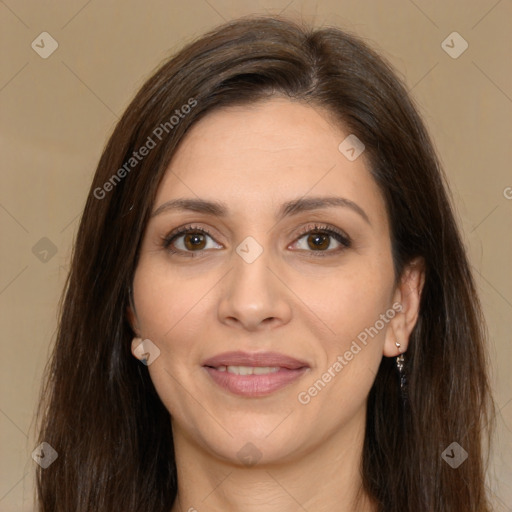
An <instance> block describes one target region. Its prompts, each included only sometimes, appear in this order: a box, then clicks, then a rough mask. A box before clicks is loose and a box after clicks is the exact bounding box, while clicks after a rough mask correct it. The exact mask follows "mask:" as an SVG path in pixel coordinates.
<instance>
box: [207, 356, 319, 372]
mask: <svg viewBox="0 0 512 512" xmlns="http://www.w3.org/2000/svg"><path fill="white" fill-rule="evenodd" d="M203 366H210V367H213V368H217V367H219V366H254V367H256V366H260V367H265V366H269V367H281V368H288V369H290V370H297V369H299V368H304V367H309V365H308V364H307V363H306V362H304V361H300V360H298V359H295V358H294V357H290V356H286V355H284V354H279V353H278V352H256V353H252V354H251V353H249V352H240V351H237V352H224V353H222V354H218V355H216V356H214V357H211V358H210V359H207V360H206V361H205V362H204V363H203Z"/></svg>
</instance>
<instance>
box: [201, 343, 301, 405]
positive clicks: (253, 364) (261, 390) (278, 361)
mask: <svg viewBox="0 0 512 512" xmlns="http://www.w3.org/2000/svg"><path fill="white" fill-rule="evenodd" d="M203 368H204V369H205V370H206V372H207V373H208V374H209V376H210V377H211V378H212V380H213V382H214V383H215V384H217V385H218V386H220V387H221V388H222V389H224V390H226V391H228V392H230V393H233V394H235V395H239V396H244V397H248V398H255V397H262V396H266V395H269V394H271V393H274V392H276V391H278V390H280V389H282V388H284V387H286V386H288V385H289V384H291V383H292V382H294V381H296V380H297V379H299V378H300V377H301V376H302V375H303V374H304V373H305V372H306V371H307V370H308V369H309V365H308V364H307V363H306V362H305V361H300V360H298V359H295V358H292V357H289V356H286V355H284V354H279V353H276V352H261V353H254V354H249V353H245V352H226V353H224V354H219V355H218V356H215V357H213V358H210V359H208V360H206V361H205V362H204V363H203Z"/></svg>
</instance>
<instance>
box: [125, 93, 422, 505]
mask: <svg viewBox="0 0 512 512" xmlns="http://www.w3.org/2000/svg"><path fill="white" fill-rule="evenodd" d="M347 135H349V132H348V131H346V130H343V129H342V128H341V127H340V126H338V125H337V124H335V123H333V122H332V120H330V118H329V116H328V115H327V113H326V112H324V111H323V110H322V109H321V108H318V107H314V108H313V107H312V106H310V105H308V104H305V103H301V102H293V101H291V100H288V99H285V98H279V97H273V98H272V99H270V100H265V101H261V102H258V103H255V104H251V105H248V106H237V107H228V108H223V109H221V110H217V111H214V112H211V113H209V114H208V115H207V116H206V117H204V118H203V119H201V120H200V121H199V122H198V123H197V124H195V125H194V126H193V127H192V128H191V130H190V131H189V133H188V134H187V136H186V137H185V139H184V140H183V141H182V143H181V145H180V146H179V148H178V150H177V152H176V153H175V155H174V157H173V160H172V162H171V164H170V166H169V168H168V170H167V172H166V175H165V176H164V179H163V181H162V183H161V185H160V187H159V190H158V192H157V196H156V200H155V202H154V207H153V212H155V211H156V210H157V209H158V208H159V207H160V206H161V205H162V204H164V203H165V202H167V201H169V200H172V199H177V198H193V199H198V198H201V199H206V200H212V201H220V202H223V203H225V205H226V206H227V208H228V214H227V215H226V216H225V217H218V216H215V215H212V214H209V213H203V212H201V213H200V212H194V211H185V210H164V211H162V212H161V213H159V214H158V215H155V216H153V217H152V218H151V219H150V221H149V223H148V226H147V229H146V232H145V234H144V238H143V242H142V246H141V252H140V259H139V262H138V266H137V269H136V272H135V275H134V280H133V297H134V309H133V310H131V309H130V310H129V317H130V319H131V322H132V326H133V329H134V331H135V332H136V333H137V335H138V336H140V337H141V338H143V339H149V340H151V341H152V342H153V343H154V344H155V345H156V346H157V347H158V348H159V349H160V355H159V357H158V358H156V359H155V360H154V362H153V363H151V364H150V365H149V366H148V370H149V374H150V377H151V379H152V382H153V383H154V386H155V388H156V391H157V393H158V395H159V396H160V398H161V400H162V402H163V404H164V405H165V407H166V408H167V409H168V411H169V412H170V415H171V425H172V431H173V436H174V445H175V456H176V465H177V468H178V499H177V500H176V501H175V504H174V506H173V509H172V512H178V511H189V510H194V509H195V510H197V511H199V512H202V511H214V510H215V511H217V510H223V511H227V512H228V511H240V510H244V511H245V512H252V511H258V512H270V511H273V512H274V511H280V512H288V511H289V512H291V511H294V512H295V511H296V510H302V508H301V507H304V509H305V510H314V511H332V510H337V511H342V512H343V511H346V512H348V511H353V510H356V509H357V510H367V511H371V510H374V505H372V503H371V502H370V500H369V499H366V498H365V497H364V496H363V500H361V501H360V503H359V505H358V507H359V508H357V507H356V494H357V491H358V490H359V489H360V486H361V477H360V472H359V468H360V463H361V456H362V448H363V441H364V430H365V419H366V402H367V396H368V393H369V391H370V388H371V386H372V384H373V381H374V379H375V376H376V374H377V371H378V367H379V364H380V361H381V359H382V357H383V356H385V357H394V356H397V355H399V349H398V348H397V346H396V345H395V341H398V342H399V343H400V344H401V348H400V351H406V350H407V343H408V340H409V336H410V333H411V331H412V329H413V327H414V324H415V322H416V320H417V315H418V308H419V299H420V294H421V288H422V286H423V282H424V271H423V266H422V262H421V261H420V260H415V261H413V262H412V263H411V264H410V265H409V266H408V267H407V268H406V269H405V271H404V273H403V275H402V276H401V279H400V280H399V283H398V285H397V286H395V276H394V270H393V261H392V255H391V241H390V229H389V220H388V217H387V214H386V209H385V203H384V199H383V196H382V193H381V192H380V190H379V188H378V186H377V184H376V183H375V181H374V180H373V178H372V177H371V174H370V172H369V171H368V168H367V161H366V160H365V154H364V153H363V154H362V155H361V156H360V157H359V158H357V159H356V160H354V161H349V160H348V159H347V158H346V157H345V156H344V155H343V154H342V153H341V152H340V151H339V149H338V146H339V144H340V143H341V142H342V141H343V140H344V139H345V137H346V136H347ZM313 196H315V197H317V196H318V197H324V196H338V197H343V198H346V199H349V200H350V201H353V202H354V203H356V204H357V205H358V206H359V207H360V208H361V209H362V210H364V212H366V215H367V217H368V221H369V222H367V221H366V220H365V219H364V218H363V216H361V215H359V214H358V213H357V212H356V211H354V210H353V209H351V208H349V207H329V208H319V209H315V210H311V211H301V212H299V213H296V214H294V215H289V216H287V217H285V218H283V219H281V220H279V221H278V220H277V219H276V217H275V215H276V212H277V210H278V209H279V207H280V206H281V205H282V204H283V203H284V202H287V201H291V200H294V199H299V198H310V197H313ZM188 224H192V225H193V227H194V229H191V232H192V233H194V232H196V233H197V228H203V229H206V230H207V231H208V232H209V233H210V234H209V235H205V236H204V243H203V245H202V246H201V249H199V250H198V249H197V248H196V247H197V246H191V245H190V244H188V245H184V242H185V236H184V235H181V237H179V238H178V239H176V240H175V241H174V244H173V246H174V247H175V248H176V250H181V251H182V252H179V253H176V254H172V253H171V252H169V250H168V249H166V248H165V247H164V246H163V240H164V239H165V237H166V236H167V235H168V234H169V233H170V232H171V231H173V230H174V229H175V228H179V227H181V226H186V225H188ZM315 224H316V225H318V226H319V228H321V229H318V230H317V231H320V232H322V231H325V229H324V228H329V227H331V226H332V227H334V228H337V229H339V230H341V231H342V232H344V233H346V234H347V235H348V236H349V237H350V239H351V240H352V243H351V245H350V247H344V246H342V245H341V244H340V243H339V242H338V241H336V239H335V238H333V237H330V238H329V237H328V238H327V241H326V243H325V246H327V248H325V246H324V249H323V250H322V251H321V250H318V249H316V248H315V247H316V246H313V248H311V245H310V244H308V240H311V238H312V237H311V236H309V238H308V234H303V233H306V232H307V231H310V230H314V225H315ZM308 227H309V228H310V229H309V230H308V229H306V228H308ZM301 230H303V231H301ZM248 236H251V237H253V238H254V240H256V242H257V243H258V244H259V246H261V248H262V249H263V252H262V253H261V255H260V256H259V257H257V258H256V259H255V260H254V261H253V262H251V263H248V262H247V261H245V260H244V259H243V258H242V257H241V256H240V255H239V254H238V253H237V252H236V249H237V247H238V246H239V244H240V243H241V242H242V241H244V239H245V238H246V237H248ZM329 240H330V243H329ZM187 250H188V254H186V253H185V252H186V251H187ZM192 252H193V253H194V255H195V257H190V253H192ZM320 252H321V255H318V253H320ZM322 255H323V256H322ZM396 302H398V303H400V304H401V306H402V311H401V312H399V313H397V314H396V315H395V316H394V317H393V318H392V319H391V320H389V321H388V322H387V323H386V324H385V326H384V328H383V329H381V330H380V331H379V333H378V335H376V336H375V337H373V338H370V339H369V342H368V344H367V345H366V346H362V349H361V351H360V352H358V353H357V354H356V355H354V357H353V359H352V360H351V361H350V362H349V363H348V364H347V365H346V366H344V367H343V369H342V370H341V371H340V372H339V373H338V374H336V376H335V377H333V378H332V379H331V380H330V382H328V383H327V384H326V385H325V387H324V388H323V389H322V390H321V391H320V392H318V394H317V395H316V396H315V397H314V398H312V399H311V401H310V402H309V403H308V404H306V405H305V404H302V403H300V402H299V401H298V399H297V396H298V394H299V393H300V392H303V391H307V390H308V388H310V387H311V386H312V385H313V383H314V382H315V381H317V380H318V379H320V378H321V377H322V374H324V373H325V372H326V370H327V369H328V368H329V367H331V366H332V365H333V363H334V362H335V361H336V360H337V358H338V356H340V355H343V354H344V353H345V352H346V351H347V350H349V348H350V346H351V343H352V342H353V341H354V340H355V339H356V337H357V335H358V334H359V333H360V332H362V331H363V330H364V329H365V328H368V327H370V326H373V325H374V324H375V322H376V320H378V319H379V318H381V316H380V315H382V314H383V313H385V312H386V311H387V310H389V309H390V308H392V305H393V304H394V303H396ZM137 343H138V342H137V341H136V340H134V342H133V344H132V352H133V354H134V356H136V357H140V355H137V353H136V351H135V349H136V345H137ZM233 350H241V351H244V352H249V353H255V352H258V353H259V352H267V351H272V352H279V353H282V354H286V355H289V356H292V357H294V358H297V359H300V360H302V361H306V362H307V364H308V368H307V370H306V371H305V373H304V374H302V375H301V376H300V377H299V378H298V379H296V380H295V381H293V382H291V383H290V384H288V385H287V386H285V387H284V388H282V389H280V390H278V391H276V392H273V393H270V394H267V395H265V396H259V397H247V396H240V395H236V394H233V393H231V392H229V391H227V390H226V389H224V388H222V387H220V386H219V385H217V384H216V383H215V382H214V381H213V380H212V378H211V376H210V375H209V374H208V372H207V371H206V370H205V368H204V367H203V363H204V361H205V360H206V359H208V358H210V357H212V356H215V355H217V354H220V353H223V352H227V351H233ZM248 443H252V445H254V447H255V448H254V447H252V445H248ZM244 446H245V447H246V448H245V449H246V450H249V451H251V450H252V451H253V452H254V453H253V455H254V456H255V457H256V458H258V457H259V460H258V462H257V463H256V464H253V465H248V464H246V463H244V461H243V460H241V458H240V456H239V455H238V452H239V451H240V450H241V449H242V448H243V447H244ZM247 446H249V448H247Z"/></svg>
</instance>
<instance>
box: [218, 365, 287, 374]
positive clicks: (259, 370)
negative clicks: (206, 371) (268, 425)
mask: <svg viewBox="0 0 512 512" xmlns="http://www.w3.org/2000/svg"><path fill="white" fill-rule="evenodd" d="M217 370H218V371H219V372H225V371H227V372H228V373H234V374H236V375H266V374H267V373H276V372H278V371H279V367H278V366H227V367H226V366H219V367H218V368H217Z"/></svg>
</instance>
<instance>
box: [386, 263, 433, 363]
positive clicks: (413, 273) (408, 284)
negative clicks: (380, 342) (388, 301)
mask: <svg viewBox="0 0 512 512" xmlns="http://www.w3.org/2000/svg"><path fill="white" fill-rule="evenodd" d="M424 284H425V261H424V259H423V258H421V257H418V258H415V259H414V260H412V261H411V262H410V263H408V264H407V266H406V267H405V269H404V271H403V272H402V275H401V277H400V282H399V285H398V286H397V288H396V290H395V292H394V294H393V309H394V310H395V311H397V313H396V315H395V316H394V317H393V318H392V319H391V320H390V322H389V325H388V329H387V331H386V338H385V342H384V355H385V356H386V357H395V356H398V355H400V353H403V352H405V351H406V350H407V347H408V345H409V337H410V335H411V332H412V330H413V328H414V326H415V325H416V322H417V320H418V315H419V310H420V300H421V292H422V290H423V285H424ZM395 342H398V343H400V348H398V347H397V346H396V344H395Z"/></svg>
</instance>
